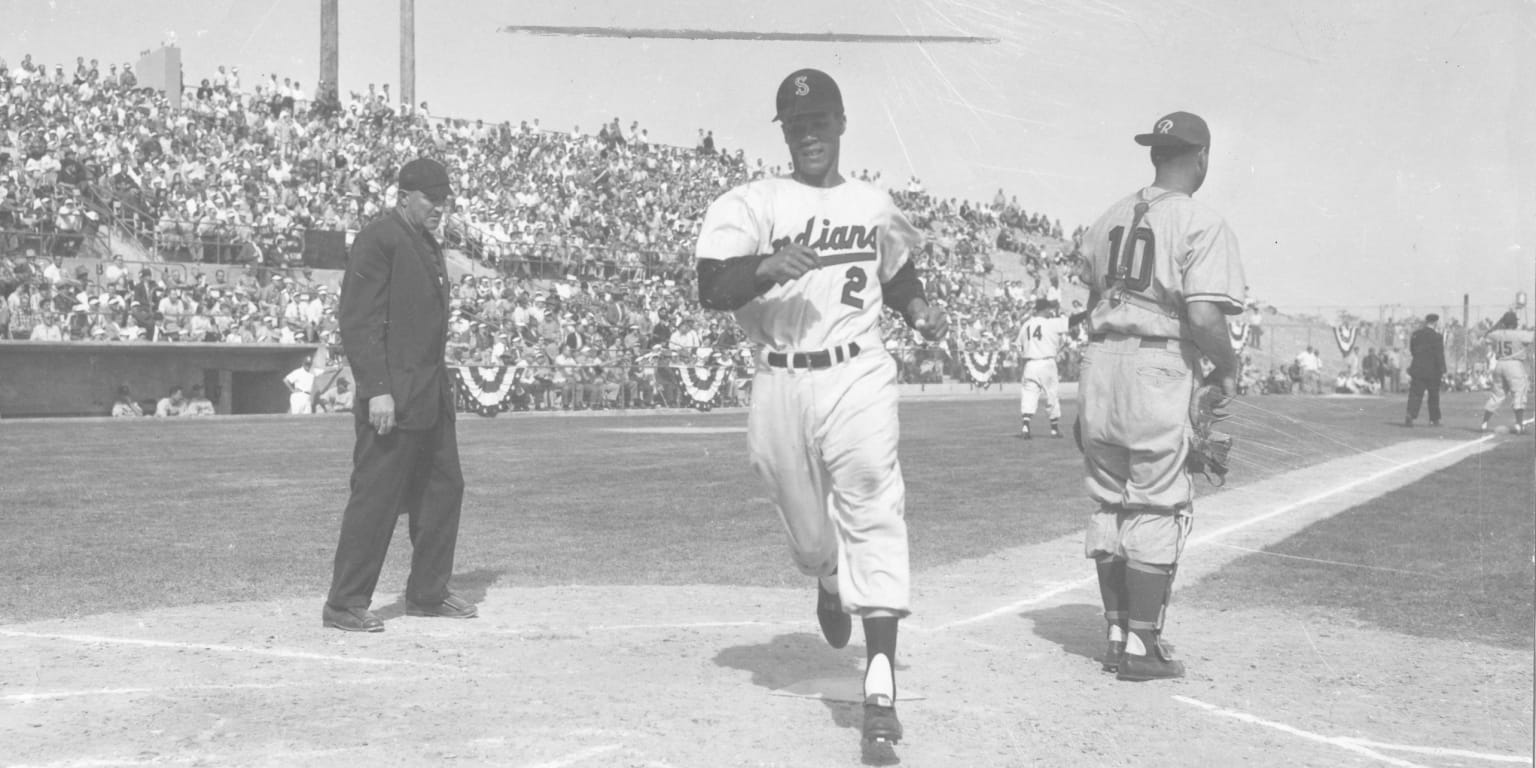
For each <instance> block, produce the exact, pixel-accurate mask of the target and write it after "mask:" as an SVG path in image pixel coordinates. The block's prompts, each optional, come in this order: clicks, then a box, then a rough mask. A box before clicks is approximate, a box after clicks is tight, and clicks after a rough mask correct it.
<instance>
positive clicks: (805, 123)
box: [783, 112, 846, 180]
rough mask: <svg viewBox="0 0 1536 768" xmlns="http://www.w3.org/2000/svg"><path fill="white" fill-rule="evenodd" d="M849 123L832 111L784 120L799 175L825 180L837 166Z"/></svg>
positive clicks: (789, 145)
mask: <svg viewBox="0 0 1536 768" xmlns="http://www.w3.org/2000/svg"><path fill="white" fill-rule="evenodd" d="M845 124H846V123H845V121H844V120H843V118H841V117H839V116H837V115H834V114H832V113H831V112H812V113H810V114H805V115H796V116H794V117H792V118H790V119H788V120H786V121H785V122H784V125H783V128H784V143H785V145H787V146H788V147H789V154H790V157H791V158H792V159H793V160H794V164H795V175H796V176H799V177H801V178H803V179H809V180H821V179H824V178H826V176H827V174H828V173H829V172H832V171H835V170H837V155H838V148H839V146H840V145H841V142H842V136H843V128H844V126H845Z"/></svg>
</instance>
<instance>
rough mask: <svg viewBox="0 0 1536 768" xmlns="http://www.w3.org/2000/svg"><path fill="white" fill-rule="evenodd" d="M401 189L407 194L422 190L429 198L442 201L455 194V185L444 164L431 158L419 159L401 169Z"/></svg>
mask: <svg viewBox="0 0 1536 768" xmlns="http://www.w3.org/2000/svg"><path fill="white" fill-rule="evenodd" d="M400 189H402V190H404V191H406V192H415V191H417V190H420V191H421V192H422V194H425V195H426V196H427V197H430V198H433V199H440V198H444V197H447V196H448V195H449V194H451V193H452V192H453V184H452V182H451V181H449V179H448V169H447V168H444V167H443V164H442V163H439V162H438V161H436V160H433V159H432V158H430V157H418V158H416V159H415V160H412V161H410V162H409V163H406V164H405V166H404V167H403V168H401V169H400Z"/></svg>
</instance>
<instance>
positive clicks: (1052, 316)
mask: <svg viewBox="0 0 1536 768" xmlns="http://www.w3.org/2000/svg"><path fill="white" fill-rule="evenodd" d="M1068 330H1069V328H1068V325H1067V318H1065V317H1061V316H1059V315H1057V314H1056V302H1054V301H1050V300H1042V301H1040V302H1037V303H1036V304H1035V313H1034V314H1033V315H1031V316H1030V317H1029V319H1028V320H1025V321H1024V325H1023V326H1022V327H1020V328H1019V337H1018V339H1016V340H1015V343H1016V344H1017V346H1018V348H1019V351H1020V354H1022V355H1023V356H1024V387H1023V389H1022V390H1021V391H1020V392H1019V421H1020V427H1021V428H1022V430H1023V431H1022V432H1020V433H1019V437H1022V438H1024V439H1025V440H1028V439H1029V438H1030V434H1029V425H1030V422H1031V421H1033V420H1034V418H1035V407H1036V406H1037V405H1039V404H1040V395H1041V394H1042V393H1043V394H1044V395H1045V413H1046V415H1047V416H1050V417H1051V437H1061V396H1060V395H1059V394H1058V393H1057V388H1058V386H1059V381H1058V378H1057V372H1056V354H1057V353H1058V352H1060V351H1061V345H1062V343H1063V342H1064V341H1065V340H1066V338H1067V331H1068Z"/></svg>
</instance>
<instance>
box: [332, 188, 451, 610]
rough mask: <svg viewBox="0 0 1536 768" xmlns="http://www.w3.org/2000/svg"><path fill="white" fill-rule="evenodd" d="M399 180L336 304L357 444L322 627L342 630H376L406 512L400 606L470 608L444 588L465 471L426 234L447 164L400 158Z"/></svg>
mask: <svg viewBox="0 0 1536 768" xmlns="http://www.w3.org/2000/svg"><path fill="white" fill-rule="evenodd" d="M399 186H400V193H399V199H398V201H397V202H396V205H395V208H394V210H392V211H390V212H389V213H388V214H386V215H384V216H382V217H380V218H379V219H377V220H375V221H374V222H373V223H371V224H369V225H368V226H366V227H364V228H363V230H362V231H361V232H359V233H358V235H357V239H356V240H355V241H354V242H353V244H352V252H351V254H350V255H349V256H348V259H347V274H346V278H345V279H344V280H343V281H342V284H341V306H340V308H339V311H338V315H339V319H340V324H341V341H342V345H343V346H344V347H345V349H346V355H347V360H348V362H350V363H351V365H352V373H353V376H354V377H355V378H356V380H357V394H356V405H355V406H354V407H353V414H354V417H355V425H356V429H357V444H356V447H355V448H354V449H353V451H352V496H351V498H350V499H349V500H348V501H347V508H346V511H345V512H344V513H342V518H341V540H340V541H339V542H338V543H337V545H336V566H335V572H334V575H333V576H332V579H331V592H330V596H329V597H327V598H326V602H325V610H324V611H323V623H324V625H325V626H327V627H335V628H336V629H341V630H347V631H350V632H382V631H384V624H383V622H381V621H379V619H378V617H376V616H374V615H373V613H371V612H370V611H369V610H368V606H369V604H370V603H371V602H372V600H373V590H374V587H375V586H376V585H377V584H378V581H379V571H380V569H382V568H383V566H384V555H385V553H387V552H388V551H389V540H390V538H391V536H392V535H393V534H394V530H395V522H396V520H397V519H398V517H399V516H400V515H407V516H408V517H409V520H410V532H411V547H412V554H411V575H410V577H409V579H408V580H407V581H406V584H405V598H406V613H407V614H409V615H413V616H442V617H447V618H455V619H467V618H472V617H474V616H475V614H476V609H475V606H473V605H471V604H469V603H468V602H465V601H464V600H463V599H461V598H459V597H457V596H455V595H454V594H453V593H451V592H449V591H448V578H449V576H451V575H452V574H453V551H454V545H455V543H456V542H457V540H458V535H459V508H460V505H461V503H462V502H463V499H464V476H463V474H462V473H461V472H460V469H459V446H458V439H457V436H456V434H455V432H454V411H453V390H452V385H451V384H450V382H449V378H448V367H447V365H446V364H445V363H444V360H443V353H444V347H445V346H446V343H447V338H448V273H447V271H446V268H445V265H444V263H443V252H442V248H441V247H440V246H439V245H438V243H437V240H436V239H435V238H434V237H433V236H432V231H433V230H435V229H436V228H437V226H438V224H439V223H440V222H441V220H442V217H443V211H444V210H446V209H447V208H448V205H449V202H448V201H449V195H450V194H451V193H452V191H453V190H452V188H451V186H450V184H449V180H448V171H447V170H446V169H445V168H443V166H442V164H440V163H438V162H437V161H435V160H431V159H427V158H420V159H417V160H412V161H411V162H409V163H406V164H405V167H403V168H401V169H400V185H399Z"/></svg>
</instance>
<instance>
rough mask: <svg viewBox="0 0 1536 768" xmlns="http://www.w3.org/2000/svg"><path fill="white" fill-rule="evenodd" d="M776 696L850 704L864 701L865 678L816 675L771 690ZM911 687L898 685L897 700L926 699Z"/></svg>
mask: <svg viewBox="0 0 1536 768" xmlns="http://www.w3.org/2000/svg"><path fill="white" fill-rule="evenodd" d="M769 693H771V694H773V695H774V696H788V697H790V698H795V699H820V700H822V701H843V702H847V703H849V704H863V703H864V678H862V677H815V678H811V679H810V680H802V681H800V682H798V683H791V684H790V685H786V686H784V687H783V688H779V689H776V690H772V691H769ZM926 698H928V697H927V696H924V695H923V694H921V693H918V692H917V691H914V690H912V689H911V688H906V687H901V686H898V687H897V690H896V700H897V701H919V700H921V699H926Z"/></svg>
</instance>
